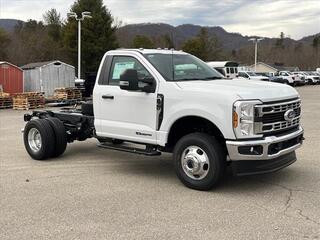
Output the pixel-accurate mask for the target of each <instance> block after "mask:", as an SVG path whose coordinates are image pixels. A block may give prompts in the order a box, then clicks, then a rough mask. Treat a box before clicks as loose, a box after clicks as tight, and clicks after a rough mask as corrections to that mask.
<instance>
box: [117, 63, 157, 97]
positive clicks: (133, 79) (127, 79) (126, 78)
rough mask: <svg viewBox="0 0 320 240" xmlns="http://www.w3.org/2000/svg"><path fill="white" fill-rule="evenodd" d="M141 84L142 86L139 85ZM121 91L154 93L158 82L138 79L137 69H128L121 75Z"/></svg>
mask: <svg viewBox="0 0 320 240" xmlns="http://www.w3.org/2000/svg"><path fill="white" fill-rule="evenodd" d="M139 82H140V84H139ZM119 85H120V89H122V90H129V91H138V90H140V91H142V92H146V93H154V92H155V90H156V81H155V80H154V78H145V79H142V80H139V79H138V72H137V70H135V69H127V70H125V71H124V72H123V73H122V74H121V75H120V84H119Z"/></svg>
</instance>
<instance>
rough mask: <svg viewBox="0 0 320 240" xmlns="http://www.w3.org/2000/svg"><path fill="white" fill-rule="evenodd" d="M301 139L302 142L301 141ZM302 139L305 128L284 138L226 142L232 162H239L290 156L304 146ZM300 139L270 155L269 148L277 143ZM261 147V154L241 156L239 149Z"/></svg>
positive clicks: (272, 137)
mask: <svg viewBox="0 0 320 240" xmlns="http://www.w3.org/2000/svg"><path fill="white" fill-rule="evenodd" d="M300 138H301V140H299V139H300ZM302 138H303V128H302V127H301V126H300V127H299V130H297V131H296V132H293V133H290V134H287V135H284V136H279V137H276V136H270V137H265V138H264V139H262V140H247V141H245V140H244V141H229V140H228V141H226V145H227V149H228V153H229V158H230V160H231V161H239V160H270V159H274V158H277V157H280V156H282V155H285V154H288V153H290V152H293V151H294V150H296V149H297V148H299V147H300V146H301V145H302ZM295 139H298V140H299V141H297V143H296V144H293V145H292V146H289V147H287V148H283V149H281V150H279V151H278V152H276V153H274V154H270V153H269V147H270V146H271V145H272V144H275V143H280V144H281V143H286V142H287V141H290V140H293V141H294V140H295ZM255 146H259V147H260V148H261V147H262V151H261V154H241V153H240V152H239V147H249V148H250V147H255Z"/></svg>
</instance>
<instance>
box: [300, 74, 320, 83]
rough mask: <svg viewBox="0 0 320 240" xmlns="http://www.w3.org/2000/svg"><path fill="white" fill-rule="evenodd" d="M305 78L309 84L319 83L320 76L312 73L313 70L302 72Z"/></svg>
mask: <svg viewBox="0 0 320 240" xmlns="http://www.w3.org/2000/svg"><path fill="white" fill-rule="evenodd" d="M304 74H305V78H306V80H307V81H308V83H309V84H319V83H320V77H319V76H318V75H317V74H314V73H313V72H306V71H305V72H304Z"/></svg>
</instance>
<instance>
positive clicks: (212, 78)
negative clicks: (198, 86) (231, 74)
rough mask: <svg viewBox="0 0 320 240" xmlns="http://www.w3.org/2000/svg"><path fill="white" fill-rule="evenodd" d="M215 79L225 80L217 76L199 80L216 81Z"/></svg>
mask: <svg viewBox="0 0 320 240" xmlns="http://www.w3.org/2000/svg"><path fill="white" fill-rule="evenodd" d="M215 79H223V78H222V77H217V76H212V77H206V78H201V79H199V80H215Z"/></svg>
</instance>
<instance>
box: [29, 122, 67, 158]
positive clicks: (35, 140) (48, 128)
mask: <svg viewBox="0 0 320 240" xmlns="http://www.w3.org/2000/svg"><path fill="white" fill-rule="evenodd" d="M23 139H24V145H25V148H26V150H27V152H28V153H29V155H30V156H31V157H32V158H33V159H35V160H45V159H48V158H51V157H58V156H60V155H61V154H62V153H63V152H64V151H65V149H66V146H67V136H66V132H65V128H64V125H63V123H62V122H61V121H60V120H59V119H57V118H47V119H34V120H31V121H29V122H28V123H27V124H26V126H25V128H24V133H23Z"/></svg>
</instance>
